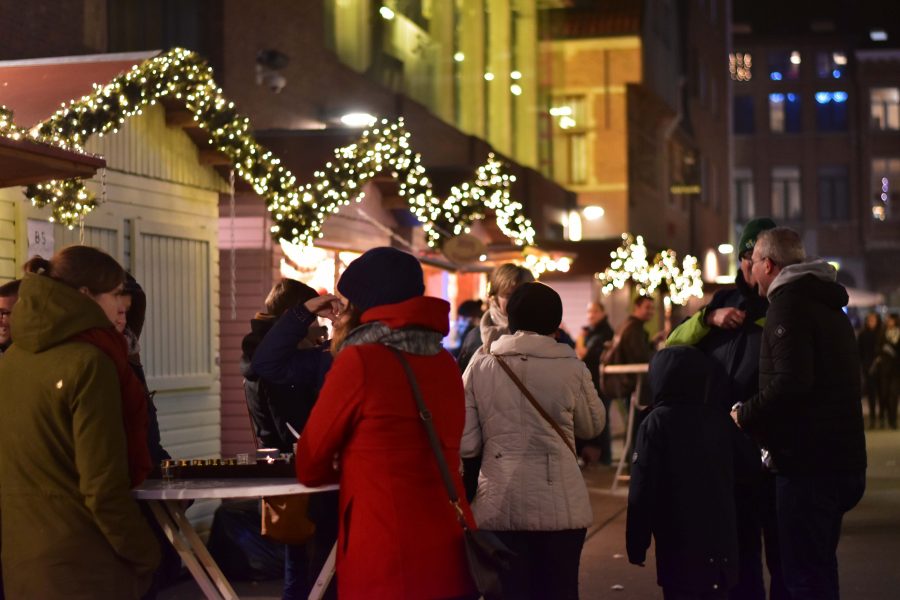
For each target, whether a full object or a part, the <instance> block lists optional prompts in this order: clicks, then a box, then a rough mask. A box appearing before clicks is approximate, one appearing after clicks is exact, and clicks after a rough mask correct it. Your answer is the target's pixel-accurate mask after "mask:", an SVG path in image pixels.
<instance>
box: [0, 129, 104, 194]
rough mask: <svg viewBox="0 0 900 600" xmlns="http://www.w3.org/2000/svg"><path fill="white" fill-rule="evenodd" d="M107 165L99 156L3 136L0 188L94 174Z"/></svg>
mask: <svg viewBox="0 0 900 600" xmlns="http://www.w3.org/2000/svg"><path fill="white" fill-rule="evenodd" d="M105 166H106V161H105V160H103V159H102V158H100V157H99V156H93V155H90V154H81V153H78V152H72V151H69V150H63V149H62V148H57V147H55V146H50V145H48V144H42V143H39V142H35V141H32V140H29V139H18V140H15V139H12V138H8V137H4V136H0V187H13V186H19V185H29V184H32V183H39V182H41V181H47V180H48V179H68V178H70V177H92V176H93V175H94V173H96V172H97V169H102V168H103V167H105Z"/></svg>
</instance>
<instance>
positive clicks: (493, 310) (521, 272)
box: [457, 263, 534, 372]
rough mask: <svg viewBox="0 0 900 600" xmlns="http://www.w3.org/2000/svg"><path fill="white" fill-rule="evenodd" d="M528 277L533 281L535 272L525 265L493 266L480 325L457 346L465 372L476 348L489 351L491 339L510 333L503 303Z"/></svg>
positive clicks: (460, 362)
mask: <svg viewBox="0 0 900 600" xmlns="http://www.w3.org/2000/svg"><path fill="white" fill-rule="evenodd" d="M530 281H534V275H533V274H532V273H531V271H529V270H528V269H526V268H525V267H520V266H519V265H514V264H512V263H506V264H503V265H500V266H499V267H497V268H496V269H494V271H493V272H492V273H491V276H490V281H489V282H488V299H487V304H488V310H487V312H486V313H484V315H483V316H482V317H481V323H480V324H479V326H478V327H475V328H473V329H472V331H470V332H469V334H468V335H467V336H466V338H465V339H464V340H463V343H462V346H461V347H460V349H459V357H458V358H457V362H458V363H459V370H460V372H465V370H466V367H468V366H469V361H471V360H472V357H473V356H475V353H476V352H479V351H481V352H490V347H491V344H492V343H493V342H494V340H496V339H497V338H499V337H500V336H501V335H503V334H505V333H509V327H508V326H507V319H506V303H507V302H508V301H509V297H510V295H512V293H513V292H514V291H515V290H516V288H517V287H519V286H520V285H522V284H523V283H528V282H530Z"/></svg>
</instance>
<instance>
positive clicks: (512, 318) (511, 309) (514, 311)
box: [506, 281, 563, 335]
mask: <svg viewBox="0 0 900 600" xmlns="http://www.w3.org/2000/svg"><path fill="white" fill-rule="evenodd" d="M562 313H563V307H562V299H560V297H559V294H557V293H556V290H554V289H553V288H552V287H550V286H549V285H544V284H543V283H539V282H537V281H532V282H529V283H523V284H522V285H520V286H519V287H517V288H516V291H514V292H513V293H512V296H510V297H509V302H507V303H506V315H507V317H508V318H509V330H510V332H512V333H515V332H517V331H519V330H525V331H533V332H534V333H540V334H541V335H551V334H553V333H555V332H556V330H557V329H559V324H560V323H561V322H562Z"/></svg>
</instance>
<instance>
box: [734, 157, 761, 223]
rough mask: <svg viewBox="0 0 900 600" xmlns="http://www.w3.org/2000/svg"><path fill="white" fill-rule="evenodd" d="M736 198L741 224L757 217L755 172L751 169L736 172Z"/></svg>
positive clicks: (738, 217)
mask: <svg viewBox="0 0 900 600" xmlns="http://www.w3.org/2000/svg"><path fill="white" fill-rule="evenodd" d="M734 197H735V200H736V207H737V221H738V222H739V223H746V222H747V221H749V220H750V219H753V218H754V217H756V194H755V190H754V187H753V171H751V170H750V169H735V170H734Z"/></svg>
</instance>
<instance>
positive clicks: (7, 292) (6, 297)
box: [0, 279, 22, 593]
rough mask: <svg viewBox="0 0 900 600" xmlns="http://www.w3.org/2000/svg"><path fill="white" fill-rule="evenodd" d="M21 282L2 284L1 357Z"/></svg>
mask: <svg viewBox="0 0 900 600" xmlns="http://www.w3.org/2000/svg"><path fill="white" fill-rule="evenodd" d="M21 283H22V281H21V280H20V279H15V280H13V281H9V282H7V283H4V284H3V285H0V357H2V356H3V353H4V352H6V351H7V350H8V349H9V347H10V345H12V334H11V333H10V331H9V322H10V315H12V309H13V305H14V304H15V303H16V301H17V300H18V299H19V285H20V284H21ZM0 593H2V592H0Z"/></svg>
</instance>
